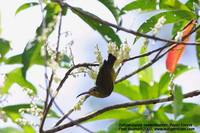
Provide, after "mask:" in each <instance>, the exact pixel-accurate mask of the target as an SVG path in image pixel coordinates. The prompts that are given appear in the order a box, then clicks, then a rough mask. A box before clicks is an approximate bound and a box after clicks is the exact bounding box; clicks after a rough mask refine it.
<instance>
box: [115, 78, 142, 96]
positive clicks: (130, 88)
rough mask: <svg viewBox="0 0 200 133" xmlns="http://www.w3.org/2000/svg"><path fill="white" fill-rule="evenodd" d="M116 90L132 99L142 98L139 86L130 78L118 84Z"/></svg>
mask: <svg viewBox="0 0 200 133" xmlns="http://www.w3.org/2000/svg"><path fill="white" fill-rule="evenodd" d="M114 92H116V93H118V94H120V95H122V96H125V97H127V98H129V99H130V100H139V99H141V95H140V92H139V87H138V86H136V85H132V84H131V83H130V82H129V81H128V80H125V81H123V82H120V83H118V84H116V85H115V87H114Z"/></svg>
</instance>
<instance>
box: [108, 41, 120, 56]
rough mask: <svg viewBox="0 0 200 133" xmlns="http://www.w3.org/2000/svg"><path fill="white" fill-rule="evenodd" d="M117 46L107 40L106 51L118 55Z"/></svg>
mask: <svg viewBox="0 0 200 133" xmlns="http://www.w3.org/2000/svg"><path fill="white" fill-rule="evenodd" d="M118 50H119V49H118V47H117V45H116V44H115V43H113V42H109V43H108V50H107V52H108V53H111V54H112V55H114V56H115V57H118Z"/></svg>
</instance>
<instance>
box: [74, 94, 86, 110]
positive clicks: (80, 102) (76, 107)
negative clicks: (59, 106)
mask: <svg viewBox="0 0 200 133" xmlns="http://www.w3.org/2000/svg"><path fill="white" fill-rule="evenodd" d="M85 100H86V96H84V97H81V99H80V100H79V101H78V103H76V104H75V106H74V110H80V109H81V106H82V105H83V103H84V102H85Z"/></svg>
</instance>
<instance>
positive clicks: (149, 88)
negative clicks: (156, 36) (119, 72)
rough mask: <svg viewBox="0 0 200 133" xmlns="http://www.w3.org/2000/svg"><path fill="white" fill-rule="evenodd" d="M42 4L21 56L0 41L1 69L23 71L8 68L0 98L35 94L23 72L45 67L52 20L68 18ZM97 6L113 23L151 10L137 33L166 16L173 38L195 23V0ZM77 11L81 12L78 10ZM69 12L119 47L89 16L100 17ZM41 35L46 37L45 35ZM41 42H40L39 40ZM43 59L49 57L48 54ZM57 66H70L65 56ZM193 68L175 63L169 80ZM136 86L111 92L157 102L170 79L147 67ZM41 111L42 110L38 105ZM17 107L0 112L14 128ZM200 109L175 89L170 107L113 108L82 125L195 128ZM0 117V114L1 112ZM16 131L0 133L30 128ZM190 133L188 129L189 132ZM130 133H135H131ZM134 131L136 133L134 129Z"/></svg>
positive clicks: (108, 0) (106, 0) (113, 34)
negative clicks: (19, 91) (17, 89)
mask: <svg viewBox="0 0 200 133" xmlns="http://www.w3.org/2000/svg"><path fill="white" fill-rule="evenodd" d="M43 2H44V3H43V6H44V14H43V15H44V18H43V20H42V22H41V24H40V25H39V26H38V28H37V30H36V33H35V37H34V39H33V40H30V41H29V42H27V45H26V47H25V48H24V51H23V52H22V53H19V54H16V55H12V56H9V54H8V53H11V52H12V51H11V50H12V49H11V43H10V41H8V40H6V39H4V38H0V64H1V65H16V64H17V65H19V64H20V65H22V67H13V70H11V71H10V72H8V73H6V74H5V79H4V84H3V86H1V88H0V94H1V96H4V95H6V94H7V93H8V92H9V89H10V88H11V87H12V85H13V84H18V85H19V86H21V88H24V89H27V88H28V89H31V90H32V91H33V92H34V93H33V94H34V96H35V95H37V89H38V88H36V87H35V85H33V84H32V83H31V81H28V80H27V78H26V74H27V71H28V70H29V69H30V68H31V66H33V65H41V66H44V65H45V62H44V58H45V57H43V55H42V53H41V49H42V47H43V46H44V44H45V43H46V41H47V38H48V37H49V36H50V35H51V34H52V32H53V31H54V30H55V29H56V26H57V22H58V20H57V18H58V17H59V14H60V13H61V15H63V16H65V15H68V8H66V7H65V8H64V7H63V8H61V7H60V5H58V4H57V3H54V2H52V1H47V0H45V1H43ZM98 3H99V4H102V5H104V6H105V8H106V9H108V11H109V12H110V13H111V14H112V15H113V17H114V19H115V22H116V24H118V25H122V24H123V21H122V18H123V15H126V13H128V12H131V11H134V10H140V11H141V12H143V13H149V12H152V13H153V14H154V15H152V16H150V17H149V18H148V19H147V20H146V21H145V22H144V23H142V24H141V25H140V26H139V28H138V29H137V31H138V32H141V33H145V34H147V33H149V32H151V31H152V28H153V27H154V26H155V24H156V23H157V21H158V19H159V18H160V17H162V16H163V17H165V19H166V22H165V24H172V25H173V28H172V30H171V36H172V37H174V36H175V35H176V33H177V32H178V31H180V30H181V29H182V28H183V27H184V26H185V24H186V23H188V22H189V21H190V20H191V19H196V18H197V17H198V16H197V15H196V11H195V5H194V4H198V0H188V1H187V2H186V3H182V2H180V1H179V0H160V1H157V0H133V1H132V2H130V3H128V4H127V5H125V6H124V7H122V8H121V9H119V8H118V7H117V6H116V3H115V1H114V0H99V1H98ZM38 5H39V3H37V2H29V3H24V4H22V5H21V6H20V7H19V8H18V9H17V10H16V12H15V14H16V15H18V14H19V13H21V12H22V11H26V9H29V8H31V7H34V6H38ZM79 11H80V12H81V13H80V12H79ZM71 13H74V14H76V15H77V16H78V17H79V18H80V19H81V20H82V21H84V22H85V23H87V24H88V26H89V27H91V28H92V29H93V30H96V31H97V32H98V33H99V34H100V35H101V36H102V37H103V38H104V39H105V40H106V41H107V42H109V41H112V42H116V44H117V45H118V46H120V44H121V43H122V41H121V38H120V36H119V35H118V32H117V31H116V30H115V29H113V28H111V27H109V26H108V25H105V24H101V23H99V22H98V21H95V20H94V18H98V19H100V17H98V16H96V15H94V14H93V13H91V12H87V11H85V10H83V9H81V8H77V10H72V12H71ZM90 16H92V17H93V18H91V17H90ZM49 25H51V26H52V28H50V30H48V31H46V29H47V28H49V27H48V26H49ZM44 33H45V36H44ZM39 38H40V39H41V38H43V39H42V40H40V39H39ZM139 38H140V37H136V39H135V40H134V42H136V41H137V40H138V39H139ZM196 41H197V42H199V41H200V30H198V31H197V32H196ZM148 51H149V50H148V46H147V45H146V44H143V45H142V46H141V49H140V53H141V54H143V53H146V52H148ZM196 56H197V60H198V64H199V66H200V47H197V46H196ZM46 58H50V57H49V56H47V57H46ZM149 60H150V59H149V58H148V57H143V58H140V59H139V66H143V65H145V64H146V63H148V62H149ZM59 61H60V62H59V65H60V67H64V68H69V67H70V65H69V63H70V61H71V59H70V58H69V57H68V56H67V55H65V56H63V57H62V58H61V60H59ZM191 69H192V68H190V67H188V66H185V65H178V66H177V69H176V71H175V73H174V78H175V79H176V78H177V77H179V76H180V75H182V74H184V73H185V72H187V71H189V70H191ZM138 77H139V78H138V80H139V82H138V83H139V85H133V84H132V83H131V82H130V81H128V80H125V81H123V82H120V83H118V84H116V85H115V89H114V92H115V93H117V94H119V95H121V96H122V97H125V98H127V100H129V101H135V100H144V99H153V98H160V97H163V96H168V95H169V92H168V87H169V85H170V82H171V75H170V74H169V73H168V72H165V73H163V74H162V75H161V77H160V79H159V80H158V81H155V79H154V75H153V69H152V67H149V68H148V69H145V70H144V71H142V72H140V73H138ZM39 107H40V108H42V106H39ZM21 108H23V109H24V108H25V109H27V108H30V104H16V105H9V106H2V107H0V111H4V112H5V114H4V115H5V116H6V117H8V118H9V120H11V121H12V122H13V123H14V124H18V123H16V119H18V118H21V117H22V114H21V113H20V112H19V110H20V109H21ZM199 112H200V105H198V104H195V103H190V102H184V101H183V94H182V88H181V86H178V85H175V88H174V101H173V103H172V104H168V103H163V104H160V105H159V106H157V105H141V106H136V107H132V108H123V109H115V110H110V111H107V112H104V113H103V114H101V115H98V116H97V117H94V118H92V119H90V120H88V121H86V122H94V121H97V120H108V119H113V120H115V122H113V123H112V124H111V125H109V126H108V129H107V130H105V131H99V133H121V131H119V128H120V127H119V125H120V124H126V123H127V124H138V123H139V124H140V123H155V124H162V123H185V122H187V123H186V124H193V125H194V126H199V125H200V119H198V118H200V114H199ZM48 116H49V117H52V118H58V117H59V116H58V115H57V114H56V113H55V112H54V111H53V110H51V111H49V115H48ZM0 118H1V114H0ZM20 127H21V129H19V128H14V127H4V128H0V132H1V133H34V132H36V131H35V127H32V126H30V125H26V126H20ZM191 132H193V131H191ZM123 133H130V131H123ZM134 133H135V132H134ZM136 133H137V131H136Z"/></svg>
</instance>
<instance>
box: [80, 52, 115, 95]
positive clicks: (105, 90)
mask: <svg viewBox="0 0 200 133" xmlns="http://www.w3.org/2000/svg"><path fill="white" fill-rule="evenodd" d="M115 61H116V57H115V56H113V55H112V54H109V55H108V60H104V62H103V65H102V66H101V67H100V69H99V73H98V75H97V79H96V86H95V87H93V88H91V89H90V90H89V91H88V92H84V93H81V94H80V95H78V96H81V95H84V94H89V95H92V96H95V97H100V98H104V97H107V96H109V95H110V94H111V93H112V91H113V88H114V82H115V78H116V75H115V71H114V69H113V66H114V64H115Z"/></svg>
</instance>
